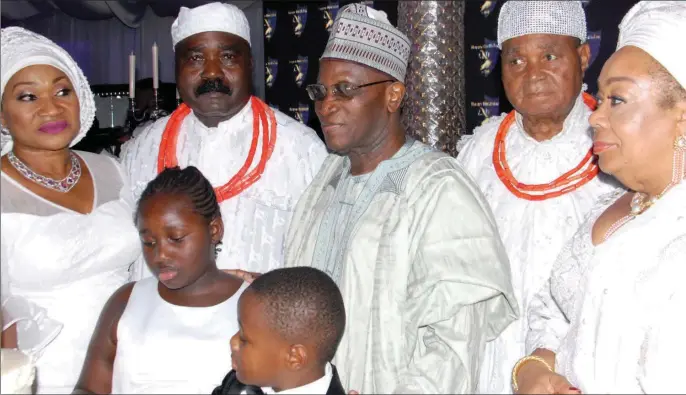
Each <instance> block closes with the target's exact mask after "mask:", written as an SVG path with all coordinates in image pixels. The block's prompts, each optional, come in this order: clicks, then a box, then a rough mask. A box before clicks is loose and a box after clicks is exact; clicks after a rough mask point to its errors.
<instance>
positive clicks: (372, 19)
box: [320, 3, 410, 82]
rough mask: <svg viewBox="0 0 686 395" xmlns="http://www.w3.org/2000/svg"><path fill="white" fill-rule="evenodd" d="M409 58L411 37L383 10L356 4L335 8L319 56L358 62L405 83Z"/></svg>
mask: <svg viewBox="0 0 686 395" xmlns="http://www.w3.org/2000/svg"><path fill="white" fill-rule="evenodd" d="M409 57H410V40H409V39H408V38H407V36H406V35H404V34H403V33H402V32H401V31H400V30H398V29H396V28H395V27H394V26H393V25H391V23H390V22H389V21H388V18H387V16H386V13H385V12H383V11H378V10H375V9H373V8H371V7H367V6H366V5H364V4H358V3H355V4H348V5H346V6H345V7H343V8H341V9H340V10H339V11H338V15H336V20H335V21H334V24H333V27H332V29H331V34H330V35H329V41H328V42H327V43H326V48H325V49H324V54H323V55H322V57H321V58H320V59H341V60H348V61H351V62H356V63H360V64H363V65H365V66H369V67H371V68H373V69H376V70H379V71H381V72H383V73H386V74H388V75H390V76H391V77H393V78H395V79H397V80H398V81H400V82H405V74H406V73H407V61H408V59H409Z"/></svg>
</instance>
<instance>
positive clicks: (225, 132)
mask: <svg viewBox="0 0 686 395" xmlns="http://www.w3.org/2000/svg"><path fill="white" fill-rule="evenodd" d="M274 112H275V113H276V122H277V130H276V135H277V137H276V145H275V147H274V151H273V153H272V156H271V158H270V159H269V161H268V162H267V165H266V168H265V171H264V173H263V174H262V177H261V178H260V179H259V180H258V181H257V182H256V183H255V184H253V185H252V186H250V187H249V188H248V189H246V190H244V191H243V192H241V193H240V194H239V195H238V196H235V197H233V198H230V199H228V200H225V201H224V202H222V203H221V204H220V208H221V212H222V219H223V221H224V239H223V242H222V245H221V251H220V252H219V255H218V256H217V266H218V267H219V268H220V269H243V270H248V271H252V272H259V273H264V272H267V271H269V270H272V269H276V268H279V267H281V266H283V245H284V238H285V235H286V230H287V229H288V224H289V222H290V219H291V216H292V215H293V210H294V208H295V204H296V202H297V201H298V198H299V197H300V194H301V193H302V192H303V191H304V190H305V187H307V185H308V184H309V183H310V181H311V180H312V178H313V177H314V175H315V174H316V172H317V170H318V169H319V167H320V166H321V164H322V162H323V161H324V158H325V157H326V155H327V152H326V147H325V146H324V143H323V142H322V141H321V139H320V138H319V137H318V136H317V134H316V133H315V132H314V131H313V130H312V129H310V128H308V127H307V126H305V125H302V124H301V123H299V122H297V121H295V120H294V119H292V118H290V117H288V116H286V115H285V114H283V113H281V112H279V111H277V110H274ZM168 120H169V118H168V117H166V118H162V119H160V120H158V121H157V122H155V123H153V124H151V125H149V126H147V130H144V131H143V132H141V133H140V135H139V136H138V137H136V138H135V139H133V140H131V141H130V142H129V143H127V144H126V146H125V147H124V149H123V151H122V152H123V153H122V158H123V159H122V162H123V164H124V169H125V172H126V174H128V176H129V178H130V180H131V182H130V184H131V186H132V194H133V197H134V198H135V199H136V200H137V199H138V198H139V197H140V194H141V193H142V192H143V190H144V189H145V187H146V185H147V184H148V182H150V181H152V179H153V178H155V176H156V175H157V156H158V153H159V148H160V140H161V138H162V133H163V131H164V129H165V127H166V125H167V121H168ZM252 136H253V116H252V108H251V106H250V102H248V104H246V106H245V107H244V108H243V109H242V110H241V111H240V112H239V113H238V114H236V115H235V116H233V117H232V118H231V119H229V120H226V121H224V122H221V123H220V124H219V125H218V126H217V127H216V128H208V127H206V126H205V125H204V124H202V123H201V122H200V120H198V118H197V117H196V116H195V115H194V114H193V112H192V111H191V113H190V114H189V115H188V116H187V117H186V119H184V121H183V122H182V123H181V127H180V133H179V139H178V143H177V152H176V155H177V159H178V163H179V166H181V167H186V166H190V165H193V166H195V167H197V168H198V169H199V170H200V171H201V172H202V173H203V174H204V175H205V177H207V179H208V180H209V181H210V182H211V183H212V185H213V186H214V187H215V188H216V187H219V186H221V185H224V184H225V183H227V182H228V181H229V180H230V179H231V177H233V176H234V174H236V173H237V172H238V170H239V169H240V168H241V167H242V166H243V164H244V163H245V160H246V158H247V157H248V151H249V149H250V145H251V141H252ZM261 147H262V140H261V139H260V141H259V143H258V145H257V152H256V153H255V159H254V160H253V164H252V167H251V168H250V169H251V170H252V169H253V168H254V167H256V166H257V163H258V162H259V158H260V155H261V154H262V148H261ZM136 269H137V274H135V275H134V279H136V278H141V277H147V276H150V275H151V274H150V271H149V270H148V268H147V265H145V263H144V262H143V260H142V259H141V260H140V261H139V263H138V264H137V265H136Z"/></svg>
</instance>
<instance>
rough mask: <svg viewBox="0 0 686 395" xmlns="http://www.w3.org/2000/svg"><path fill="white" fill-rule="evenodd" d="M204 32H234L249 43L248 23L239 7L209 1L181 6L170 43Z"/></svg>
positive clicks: (172, 28) (174, 43)
mask: <svg viewBox="0 0 686 395" xmlns="http://www.w3.org/2000/svg"><path fill="white" fill-rule="evenodd" d="M204 32H226V33H231V34H234V35H236V36H238V37H240V38H242V39H244V40H245V41H247V42H248V45H250V25H248V18H246V16H245V13H243V11H241V9H240V8H238V7H236V6H235V5H233V4H225V3H218V2H217V3H209V4H205V5H201V6H199V7H195V8H187V7H181V9H180V10H179V16H178V17H177V18H176V20H175V21H174V23H173V24H172V27H171V35H172V44H173V46H174V47H176V44H178V43H179V41H181V40H183V39H184V38H187V37H190V36H192V35H194V34H198V33H204Z"/></svg>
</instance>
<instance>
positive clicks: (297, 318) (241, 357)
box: [212, 267, 346, 395]
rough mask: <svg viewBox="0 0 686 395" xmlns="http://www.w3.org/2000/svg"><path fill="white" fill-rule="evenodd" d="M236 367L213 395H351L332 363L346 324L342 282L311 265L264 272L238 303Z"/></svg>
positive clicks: (234, 342)
mask: <svg viewBox="0 0 686 395" xmlns="http://www.w3.org/2000/svg"><path fill="white" fill-rule="evenodd" d="M238 325H239V331H238V333H236V334H235V335H234V336H233V338H232V339H231V359H232V362H233V370H232V371H231V372H229V374H228V375H227V376H226V377H225V378H224V381H223V382H222V385H221V386H219V387H217V388H216V389H215V390H214V391H213V393H212V395H225V394H251V393H256V394H259V393H267V394H273V393H279V394H329V395H345V394H346V391H345V390H344V389H343V387H342V385H341V382H340V379H339V378H338V373H337V372H336V367H335V366H333V365H332V364H331V360H332V359H333V356H334V354H335V353H336V349H337V348H338V344H339V343H340V341H341V337H342V336H343V331H344V328H345V307H344V305H343V298H342V296H341V292H340V291H339V289H338V287H337V286H336V283H334V281H333V280H332V279H331V278H330V277H329V276H328V275H327V274H326V273H324V272H322V271H320V270H317V269H314V268H310V267H293V268H286V269H277V270H273V271H271V272H268V273H265V274H263V275H261V276H259V277H258V278H257V279H255V281H253V283H252V284H251V285H250V286H249V287H248V288H247V289H246V290H245V291H244V292H243V294H242V295H241V297H240V299H239V301H238Z"/></svg>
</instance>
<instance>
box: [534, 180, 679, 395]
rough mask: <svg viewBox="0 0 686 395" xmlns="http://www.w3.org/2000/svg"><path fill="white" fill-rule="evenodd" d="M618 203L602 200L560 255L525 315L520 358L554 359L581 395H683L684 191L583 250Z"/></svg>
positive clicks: (668, 196) (611, 197) (611, 198)
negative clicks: (542, 354)
mask: <svg viewBox="0 0 686 395" xmlns="http://www.w3.org/2000/svg"><path fill="white" fill-rule="evenodd" d="M619 196H621V195H620V194H619V193H615V194H612V195H609V196H606V197H604V198H602V199H601V200H600V202H599V203H598V205H597V206H596V208H595V209H594V210H592V211H591V214H590V216H589V218H588V220H587V221H586V222H585V224H584V225H582V227H581V228H580V230H579V232H578V233H577V234H576V235H575V236H574V237H573V238H572V239H571V241H570V242H569V243H568V244H567V245H566V247H565V248H564V249H563V250H562V252H561V254H560V256H559V258H558V260H557V262H556V263H555V265H554V267H553V270H552V273H551V276H550V280H549V283H548V285H546V286H545V287H543V289H542V291H541V292H540V293H539V294H538V295H537V296H536V298H534V300H533V302H532V304H531V306H530V309H529V311H528V320H529V326H530V330H529V333H528V335H527V351H528V352H532V351H533V350H535V349H536V348H547V349H550V350H552V351H554V352H555V353H556V354H557V357H556V371H557V372H558V373H560V374H561V375H563V376H565V377H566V378H567V379H568V380H569V381H570V382H571V383H572V384H573V385H574V386H576V387H578V388H580V389H581V391H582V392H583V393H587V394H600V393H624V394H629V393H663V394H664V393H681V394H684V393H686V379H685V378H684V377H683V372H684V369H683V367H684V356H686V285H685V284H684V281H685V280H686V183H681V184H680V185H678V186H676V187H675V188H674V189H672V190H671V191H670V192H668V193H667V194H666V195H665V196H664V197H662V199H660V200H658V201H657V203H656V204H655V205H654V206H652V207H651V208H649V209H648V210H647V211H646V212H645V213H643V214H641V215H640V216H638V217H636V218H635V219H634V220H632V221H630V222H629V223H627V224H626V225H624V226H623V227H621V228H620V229H619V230H618V231H617V232H616V233H615V234H613V235H612V236H611V237H610V238H608V239H607V240H606V241H605V242H603V243H601V244H599V245H598V246H593V244H592V241H591V230H592V228H593V224H594V223H595V221H596V219H597V218H598V217H599V216H600V214H601V213H602V212H603V211H604V210H605V209H606V208H607V207H608V206H610V205H611V204H612V203H613V202H614V201H615V200H617V199H618V198H619Z"/></svg>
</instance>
